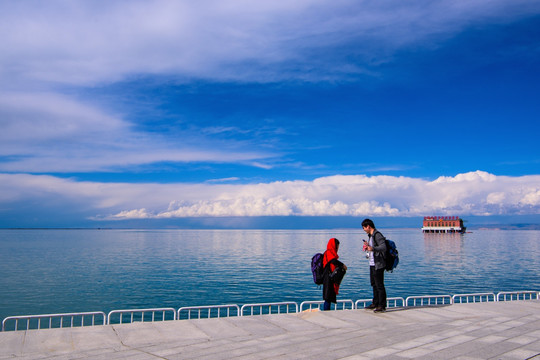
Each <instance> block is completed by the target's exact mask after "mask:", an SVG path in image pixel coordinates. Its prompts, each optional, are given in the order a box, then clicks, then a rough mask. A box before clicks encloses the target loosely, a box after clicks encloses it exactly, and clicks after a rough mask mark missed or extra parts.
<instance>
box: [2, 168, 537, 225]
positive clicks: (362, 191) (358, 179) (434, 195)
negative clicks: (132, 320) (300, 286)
mask: <svg viewBox="0 0 540 360" xmlns="http://www.w3.org/2000/svg"><path fill="white" fill-rule="evenodd" d="M0 181H2V183H3V184H5V185H4V187H3V189H2V190H3V191H2V193H0V201H1V202H8V201H9V202H24V201H28V200H30V199H32V201H34V202H35V201H40V202H43V203H47V202H48V201H50V199H55V200H54V201H55V202H59V201H60V202H62V203H65V204H66V206H68V207H72V206H73V204H74V203H77V204H78V205H77V206H79V207H82V208H85V209H87V213H89V214H91V215H89V216H88V218H90V219H92V220H94V221H104V220H106V221H120V220H144V219H175V218H186V217H237V216H245V217H252V216H378V217H410V216H425V215H432V214H438V215H456V214H457V215H461V216H463V215H479V216H488V215H501V214H511V215H534V214H540V185H539V184H540V176H539V175H531V176H520V177H510V176H496V175H493V174H489V173H487V172H483V171H475V172H469V173H464V174H458V175H457V176H455V177H439V178H438V179H436V180H433V181H428V180H424V179H417V178H410V177H402V176H400V177H393V176H371V177H370V176H365V175H349V176H341V175H336V176H329V177H323V178H318V179H314V180H313V181H283V182H282V181H278V182H271V183H259V184H243V185H231V184H212V183H207V184H127V183H96V182H77V181H75V180H71V179H61V178H57V177H52V176H45V175H25V174H1V175H0Z"/></svg>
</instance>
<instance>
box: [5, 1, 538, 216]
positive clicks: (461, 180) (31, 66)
mask: <svg viewBox="0 0 540 360" xmlns="http://www.w3.org/2000/svg"><path fill="white" fill-rule="evenodd" d="M0 34H1V36H0V46H1V47H2V49H3V50H2V52H1V53H0V125H1V127H2V129H3V130H2V132H1V134H0V184H1V187H0V227H32V226H38V227H50V226H54V227H57V226H62V227H71V226H90V227H93V226H119V227H121V226H141V227H144V226H150V224H156V223H159V225H160V226H175V225H178V226H184V225H185V224H191V223H190V221H191V220H189V219H206V220H208V219H221V220H222V223H223V222H227V221H232V220H231V218H232V217H240V218H245V219H255V218H257V217H279V218H280V219H281V220H279V221H282V220H283V218H288V220H287V221H288V222H289V223H290V221H291V220H290V218H291V217H292V219H299V218H302V220H301V221H299V222H301V223H302V224H305V223H306V221H309V218H310V217H314V218H313V219H314V221H318V220H316V219H318V218H319V217H336V218H337V217H353V218H356V217H358V218H363V217H372V218H393V217H418V216H423V215H432V214H436V215H461V216H465V217H466V216H515V215H522V216H529V218H530V217H531V216H532V217H533V219H534V218H535V216H536V218H537V216H538V215H539V214H540V151H539V146H538V145H537V141H538V140H537V139H538V135H539V133H540V131H539V130H540V125H539V121H538V120H539V114H540V101H539V100H538V99H539V97H538V94H539V93H540V66H539V65H540V1H530V0H528V1H522V0H512V1H509V0H491V1H486V0H472V1H467V2H456V1H438V2H430V1H408V2H401V1H333V2H322V3H321V2H319V1H311V0H302V1H295V2H294V3H290V4H289V3H285V2H275V1H257V2H251V1H197V2H192V1H97V2H96V1H71V2H65V1H47V2H41V1H24V2H11V1H0ZM306 219H308V220H306ZM206 220H205V221H206ZM360 220H361V219H360ZM201 221H202V220H201ZM235 221H237V220H235ZM246 221H249V220H246ZM279 221H277V222H276V224H277V225H276V226H278V227H279ZM195 222H196V221H195ZM210 222H211V223H212V221H210ZM231 224H232V223H231ZM231 226H234V225H231Z"/></svg>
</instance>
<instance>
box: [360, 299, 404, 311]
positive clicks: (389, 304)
mask: <svg viewBox="0 0 540 360" xmlns="http://www.w3.org/2000/svg"><path fill="white" fill-rule="evenodd" d="M371 302H372V299H360V300H356V302H355V303H354V308H355V309H365V308H366V307H368V306H369V304H371ZM398 303H401V304H400V305H398ZM404 306H405V299H404V298H402V297H391V298H387V299H386V308H397V307H404Z"/></svg>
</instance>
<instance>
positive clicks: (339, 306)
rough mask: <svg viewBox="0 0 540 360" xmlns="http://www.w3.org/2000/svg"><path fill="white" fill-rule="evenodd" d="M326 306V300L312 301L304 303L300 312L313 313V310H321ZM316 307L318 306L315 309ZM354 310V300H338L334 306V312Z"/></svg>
mask: <svg viewBox="0 0 540 360" xmlns="http://www.w3.org/2000/svg"><path fill="white" fill-rule="evenodd" d="M322 304H324V300H311V301H303V302H302V303H301V304H300V312H302V311H312V310H313V309H319V310H321V308H320V306H321V305H322ZM314 305H316V306H315V307H314ZM304 307H308V308H307V309H304ZM353 309H354V302H353V301H352V300H347V299H345V300H337V302H336V304H335V305H334V310H353Z"/></svg>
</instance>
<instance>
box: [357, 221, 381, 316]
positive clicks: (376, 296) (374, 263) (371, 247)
mask: <svg viewBox="0 0 540 360" xmlns="http://www.w3.org/2000/svg"><path fill="white" fill-rule="evenodd" d="M362 229H364V231H365V232H366V234H368V236H369V240H368V241H367V245H366V246H365V248H366V250H367V251H368V255H369V280H370V282H371V286H372V287H373V300H372V302H371V305H369V306H367V307H366V309H374V312H385V311H386V289H385V288H384V269H385V266H386V262H385V255H386V241H385V240H386V238H385V237H384V236H383V234H381V233H380V231H379V230H377V229H376V228H375V224H374V223H373V221H371V220H370V219H365V220H364V221H362ZM364 241H365V240H364Z"/></svg>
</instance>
